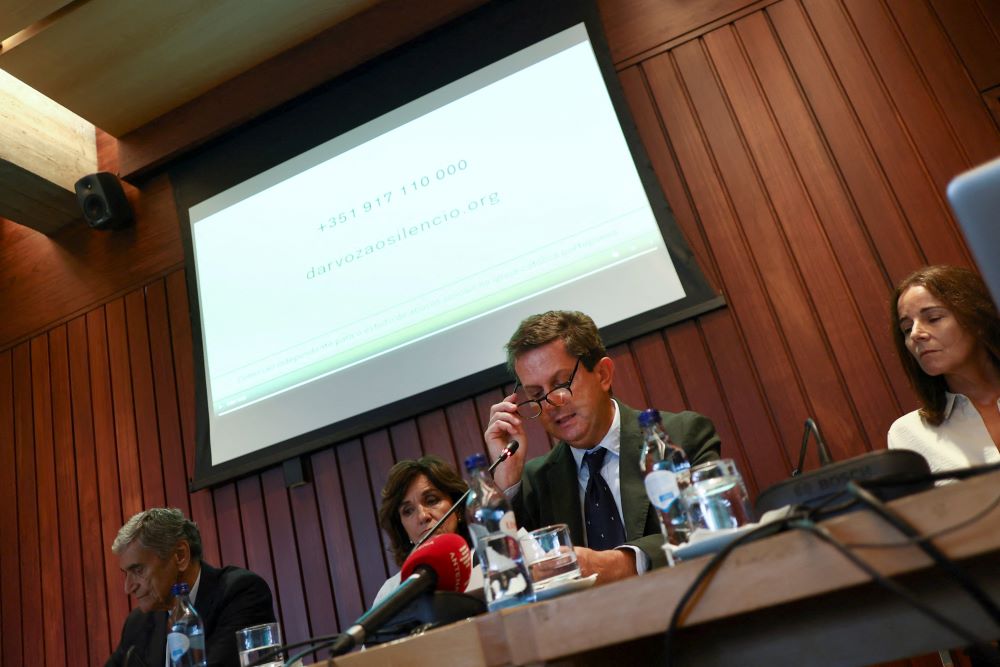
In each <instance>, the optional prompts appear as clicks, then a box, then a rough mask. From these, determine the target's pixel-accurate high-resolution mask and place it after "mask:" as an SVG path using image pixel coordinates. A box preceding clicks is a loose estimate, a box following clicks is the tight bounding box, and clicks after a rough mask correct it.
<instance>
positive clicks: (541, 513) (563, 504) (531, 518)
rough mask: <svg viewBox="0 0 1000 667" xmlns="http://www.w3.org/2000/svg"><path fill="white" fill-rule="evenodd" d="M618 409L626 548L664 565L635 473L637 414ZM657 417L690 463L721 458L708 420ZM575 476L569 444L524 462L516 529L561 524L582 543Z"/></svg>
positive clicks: (656, 526)
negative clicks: (627, 545) (634, 549)
mask: <svg viewBox="0 0 1000 667" xmlns="http://www.w3.org/2000/svg"><path fill="white" fill-rule="evenodd" d="M618 411H619V414H620V417H621V461H620V467H619V475H620V476H621V480H620V481H621V496H622V508H621V509H622V516H623V517H624V520H625V539H626V544H630V545H632V546H635V547H638V548H639V549H641V550H642V551H643V552H644V553H645V554H646V555H647V556H649V559H650V563H651V564H652V567H654V568H655V567H662V566H664V565H666V564H667V558H666V555H665V554H664V553H663V549H662V545H663V534H662V533H661V532H660V523H659V519H658V518H657V516H656V512H655V511H654V510H653V506H652V504H651V503H650V502H649V498H648V497H647V496H646V488H645V485H644V484H643V481H642V474H641V472H640V471H639V453H640V451H641V450H642V435H641V432H640V431H639V423H638V417H639V413H638V412H637V411H635V410H633V409H632V408H630V407H628V406H627V405H625V404H624V403H620V402H619V403H618ZM660 414H661V415H662V417H663V427H664V429H666V431H667V433H669V434H670V439H671V440H673V441H674V443H676V444H678V445H680V446H681V447H683V448H684V451H685V452H686V453H687V456H688V460H689V461H691V465H695V464H698V463H702V462H704V461H711V460H714V459H718V458H719V444H720V443H719V436H718V434H716V432H715V426H713V425H712V422H711V421H710V420H709V419H708V417H705V416H703V415H700V414H698V413H696V412H689V411H685V412H678V413H673V412H661V413H660ZM578 474H579V471H578V470H577V467H576V461H575V460H574V459H573V454H572V452H571V450H570V446H569V445H567V444H566V443H565V442H560V443H559V444H557V445H556V446H555V447H553V448H552V450H551V451H550V452H549V453H548V454H545V455H543V456H539V457H537V458H534V459H531V460H530V461H528V462H527V463H526V464H525V466H524V472H523V473H522V474H521V488H520V489H519V490H518V492H517V494H516V495H515V496H514V499H513V502H512V505H513V507H514V513H515V515H516V516H517V523H518V525H519V526H522V527H524V528H525V529H526V530H534V529H535V528H541V527H542V526H547V525H550V524H553V523H565V524H566V525H567V526H569V532H570V537H571V538H572V540H573V544H575V545H578V546H579V545H583V544H586V532H585V531H584V529H583V508H582V507H581V505H580V483H579V481H578Z"/></svg>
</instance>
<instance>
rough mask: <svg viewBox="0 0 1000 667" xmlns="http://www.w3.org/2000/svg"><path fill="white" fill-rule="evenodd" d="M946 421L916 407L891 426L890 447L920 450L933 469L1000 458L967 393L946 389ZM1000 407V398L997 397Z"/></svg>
mask: <svg viewBox="0 0 1000 667" xmlns="http://www.w3.org/2000/svg"><path fill="white" fill-rule="evenodd" d="M947 397H948V402H947V403H946V404H945V409H944V421H943V422H941V424H939V425H938V426H933V425H931V424H928V423H927V421H926V420H925V419H924V418H923V417H921V416H920V414H919V413H918V412H917V411H916V410H914V411H913V412H910V413H908V414H905V415H903V416H902V417H900V418H899V419H897V420H896V421H895V422H893V424H892V426H891V427H889V435H888V443H889V449H909V450H911V451H914V452H917V453H918V454H921V455H922V456H923V457H924V458H925V459H927V463H928V464H930V467H931V472H943V471H946V470H955V469H957V468H968V467H969V466H974V465H982V464H985V463H996V462H997V461H1000V450H997V446H996V444H995V443H994V442H993V438H991V437H990V433H989V431H987V430H986V423H985V422H984V421H983V417H982V415H980V414H979V411H978V410H977V409H976V406H975V405H973V404H972V401H970V400H969V399H968V398H967V397H965V396H963V395H962V394H952V393H950V392H947ZM996 408H997V410H1000V400H998V401H997V405H996Z"/></svg>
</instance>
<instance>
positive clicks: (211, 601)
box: [194, 561, 220, 633]
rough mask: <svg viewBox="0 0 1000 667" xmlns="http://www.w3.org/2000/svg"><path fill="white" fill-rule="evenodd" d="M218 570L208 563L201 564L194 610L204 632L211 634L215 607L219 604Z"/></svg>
mask: <svg viewBox="0 0 1000 667" xmlns="http://www.w3.org/2000/svg"><path fill="white" fill-rule="evenodd" d="M219 575H220V570H219V569H218V568H214V567H212V566H211V565H209V564H208V563H205V562H204V561H202V563H201V582H200V583H199V584H198V597H197V599H196V600H195V601H194V608H195V610H197V612H198V615H199V616H201V621H202V623H204V624H205V632H206V633H208V632H211V631H212V629H213V628H214V626H215V607H216V606H217V605H218V602H219V593H220V591H219Z"/></svg>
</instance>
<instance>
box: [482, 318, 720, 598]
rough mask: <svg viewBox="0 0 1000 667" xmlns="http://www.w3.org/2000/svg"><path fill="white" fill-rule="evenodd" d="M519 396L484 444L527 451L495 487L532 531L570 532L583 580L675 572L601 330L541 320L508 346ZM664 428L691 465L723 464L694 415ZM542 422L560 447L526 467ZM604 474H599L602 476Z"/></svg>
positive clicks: (505, 406) (703, 422) (507, 401)
mask: <svg viewBox="0 0 1000 667" xmlns="http://www.w3.org/2000/svg"><path fill="white" fill-rule="evenodd" d="M506 349H507V366H508V368H509V369H510V370H511V372H512V373H513V374H514V376H515V377H516V380H517V382H516V384H515V387H514V392H513V393H512V394H510V395H509V396H506V397H505V398H504V400H502V401H501V402H499V403H497V404H495V405H493V406H492V407H491V408H490V422H489V424H488V426H487V427H486V432H485V433H484V437H485V439H486V445H487V447H488V448H489V450H490V454H491V455H492V456H493V457H496V456H498V455H499V454H500V451H501V450H502V449H503V448H504V447H505V446H506V445H507V443H508V442H510V441H511V440H517V441H518V442H519V443H520V444H521V447H520V448H519V449H518V451H517V453H516V454H514V455H513V456H512V457H511V458H510V459H509V460H508V461H507V462H506V463H504V464H503V465H500V466H498V467H497V469H496V471H495V472H494V479H495V480H496V482H497V484H498V485H499V486H500V488H502V489H505V490H506V493H507V495H508V496H509V497H510V498H511V499H512V504H513V506H514V512H515V514H516V515H517V521H518V525H520V526H522V527H523V528H525V529H527V530H533V529H535V528H539V527H541V526H545V525H549V524H553V523H565V524H567V525H568V526H569V530H570V536H571V538H572V540H573V543H574V544H576V545H582V544H586V545H587V547H580V546H577V547H576V553H577V560H578V562H579V564H580V572H581V575H582V576H585V577H586V576H589V575H591V574H593V573H597V574H598V583H607V582H609V581H615V580H618V579H624V578H625V577H629V576H632V575H634V574H642V573H643V572H645V571H646V570H648V569H650V568H652V567H660V566H662V565H665V564H666V556H665V554H664V553H663V549H662V548H661V547H662V544H663V537H662V534H661V532H660V525H659V520H658V518H657V516H656V512H655V511H654V509H653V506H652V505H651V503H650V502H649V500H648V498H647V497H646V491H645V487H644V485H643V479H642V473H641V471H640V469H639V452H640V450H641V448H642V436H641V433H640V430H639V426H638V422H637V419H638V412H636V411H635V410H633V409H632V408H630V407H628V406H626V405H625V404H623V403H619V402H617V401H616V400H615V399H614V398H612V390H611V384H612V380H613V379H614V373H615V365H614V362H613V361H612V360H611V359H610V358H609V357H608V356H607V351H606V350H605V349H604V343H603V342H602V341H601V337H600V334H599V333H598V331H597V326H596V325H595V324H594V321H593V320H592V319H591V318H590V317H589V316H587V315H585V314H583V313H580V312H572V311H549V312H547V313H542V314H541V315H533V316H531V317H529V318H527V319H525V320H524V321H523V322H521V324H520V326H518V328H517V331H515V332H514V335H513V336H511V339H510V340H509V341H508V342H507V346H506ZM661 415H662V417H663V426H664V428H665V429H666V431H667V433H668V434H669V435H670V437H671V439H672V440H673V441H674V443H675V444H677V445H679V446H681V447H683V448H684V451H685V452H686V453H687V456H688V460H690V462H691V465H696V464H698V463H701V462H703V461H709V460H713V459H717V458H719V437H718V435H716V433H715V427H714V426H713V425H712V422H711V421H709V420H708V418H706V417H704V416H702V415H700V414H697V413H694V412H680V413H676V414H675V413H670V412H663V413H661ZM529 419H538V420H539V421H540V422H541V425H542V427H543V428H544V429H545V432H546V433H548V435H549V436H551V437H552V438H554V439H556V440H558V441H559V444H557V445H556V446H555V447H554V448H553V449H552V450H551V451H550V452H549V453H548V454H545V455H544V456H540V457H537V458H534V459H532V460H530V461H528V462H527V463H525V452H526V451H527V449H528V448H527V444H528V442H527V433H526V432H525V430H524V425H525V422H526V420H529ZM593 471H596V472H597V474H593Z"/></svg>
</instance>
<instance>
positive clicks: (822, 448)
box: [792, 417, 833, 477]
mask: <svg viewBox="0 0 1000 667" xmlns="http://www.w3.org/2000/svg"><path fill="white" fill-rule="evenodd" d="M810 433H812V434H813V435H815V436H816V445H817V446H818V447H819V465H820V467H821V468H822V467H823V466H825V465H829V464H830V463H832V462H833V458H832V457H831V456H830V450H829V449H827V447H826V442H825V441H824V440H823V436H822V435H820V432H819V424H817V423H816V422H815V420H813V418H812V417H808V418H807V419H806V430H805V433H803V434H802V447H801V449H799V465H797V466H796V467H795V470H793V471H792V477H797V476H798V475H799V474H800V473H801V472H802V466H803V465H805V462H806V445H808V444H809V434H810Z"/></svg>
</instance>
